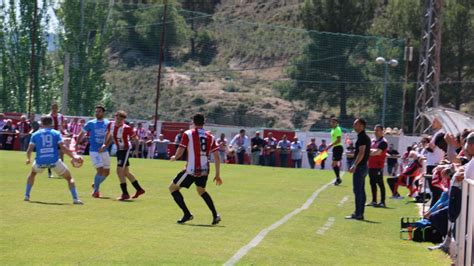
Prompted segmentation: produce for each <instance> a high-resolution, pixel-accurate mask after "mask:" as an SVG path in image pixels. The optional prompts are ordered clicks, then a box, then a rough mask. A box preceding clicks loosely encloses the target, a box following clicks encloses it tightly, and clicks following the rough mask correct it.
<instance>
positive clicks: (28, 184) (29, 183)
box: [25, 165, 36, 201]
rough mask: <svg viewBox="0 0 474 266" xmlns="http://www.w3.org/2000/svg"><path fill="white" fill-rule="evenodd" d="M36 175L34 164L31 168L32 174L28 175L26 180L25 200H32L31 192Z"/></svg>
mask: <svg viewBox="0 0 474 266" xmlns="http://www.w3.org/2000/svg"><path fill="white" fill-rule="evenodd" d="M35 177H36V172H35V165H33V167H32V168H31V171H30V174H29V175H28V178H27V180H26V190H25V201H30V192H31V189H32V188H33V185H34V183H35Z"/></svg>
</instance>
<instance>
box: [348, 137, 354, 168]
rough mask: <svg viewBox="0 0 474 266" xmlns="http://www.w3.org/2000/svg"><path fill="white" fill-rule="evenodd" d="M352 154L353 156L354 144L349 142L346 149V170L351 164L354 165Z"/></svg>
mask: <svg viewBox="0 0 474 266" xmlns="http://www.w3.org/2000/svg"><path fill="white" fill-rule="evenodd" d="M354 154H355V147H354V143H353V142H352V141H349V145H348V146H347V147H346V163H347V169H349V168H351V166H352V164H353V163H354Z"/></svg>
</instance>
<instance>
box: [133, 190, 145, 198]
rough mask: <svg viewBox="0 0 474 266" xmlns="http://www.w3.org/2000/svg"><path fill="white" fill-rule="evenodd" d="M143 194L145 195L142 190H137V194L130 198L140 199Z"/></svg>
mask: <svg viewBox="0 0 474 266" xmlns="http://www.w3.org/2000/svg"><path fill="white" fill-rule="evenodd" d="M143 194H145V190H143V189H140V190H137V192H136V193H135V195H133V197H132V198H133V199H136V198H138V197H140V195H143Z"/></svg>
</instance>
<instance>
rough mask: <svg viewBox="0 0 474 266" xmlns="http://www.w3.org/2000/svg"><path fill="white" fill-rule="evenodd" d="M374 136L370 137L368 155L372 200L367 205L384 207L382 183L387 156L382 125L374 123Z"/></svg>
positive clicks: (386, 144)
mask: <svg viewBox="0 0 474 266" xmlns="http://www.w3.org/2000/svg"><path fill="white" fill-rule="evenodd" d="M374 133H375V138H373V139H372V142H371V146H370V157H369V177H370V190H371V191H372V202H370V203H369V204H367V206H373V207H385V185H384V183H383V169H384V166H385V158H386V157H387V147H388V143H387V140H386V139H385V138H384V134H383V126H381V125H376V126H375V128H374ZM377 186H379V188H380V202H379V203H377Z"/></svg>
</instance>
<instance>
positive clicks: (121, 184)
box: [120, 183, 128, 195]
mask: <svg viewBox="0 0 474 266" xmlns="http://www.w3.org/2000/svg"><path fill="white" fill-rule="evenodd" d="M120 188H121V189H122V194H125V195H128V190H127V183H120Z"/></svg>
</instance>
